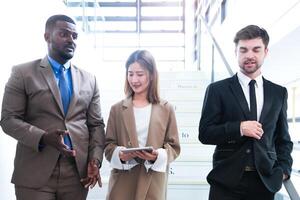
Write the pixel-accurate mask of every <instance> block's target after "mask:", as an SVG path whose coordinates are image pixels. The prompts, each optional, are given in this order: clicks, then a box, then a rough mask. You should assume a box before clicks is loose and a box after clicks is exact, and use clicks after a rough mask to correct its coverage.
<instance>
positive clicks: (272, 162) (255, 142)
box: [199, 25, 293, 200]
mask: <svg viewBox="0 0 300 200" xmlns="http://www.w3.org/2000/svg"><path fill="white" fill-rule="evenodd" d="M234 43H235V46H236V49H235V53H236V57H237V60H238V64H239V67H240V71H239V72H238V73H237V74H236V75H234V76H233V77H231V78H227V79H225V80H221V81H218V82H215V83H212V84H210V85H209V86H208V88H207V90H206V94H205V99H204V103H203V109H202V116H201V120H200V124H199V140H200V141H201V142H202V143H203V144H212V145H216V148H215V152H214V155H213V169H212V171H211V172H210V173H209V174H208V176H207V181H208V183H209V184H210V192H209V199H210V200H253V199H255V200H269V199H274V194H275V193H276V192H277V191H278V190H279V189H280V188H281V186H282V181H283V180H284V179H287V178H289V177H290V173H291V166H292V162H293V160H292V157H291V151H292V149H293V143H292V142H291V139H290V135H289V132H288V123H287V90H286V88H284V87H282V86H279V85H276V84H274V83H272V82H270V81H268V80H266V79H265V78H264V77H263V76H262V74H261V66H262V64H263V61H264V59H265V57H266V55H267V53H268V43H269V36H268V33H267V32H266V31H265V30H264V29H263V28H260V27H258V26H256V25H249V26H246V27H245V28H243V29H241V30H240V31H239V32H237V34H236V36H235V38H234ZM253 80H255V81H253ZM250 82H251V84H250ZM249 84H250V85H251V86H249Z"/></svg>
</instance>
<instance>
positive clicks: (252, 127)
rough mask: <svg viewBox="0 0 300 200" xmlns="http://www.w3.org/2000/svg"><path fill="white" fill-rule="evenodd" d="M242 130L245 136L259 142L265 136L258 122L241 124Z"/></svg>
mask: <svg viewBox="0 0 300 200" xmlns="http://www.w3.org/2000/svg"><path fill="white" fill-rule="evenodd" d="M240 130H241V132H242V135H243V136H247V137H252V138H255V139H258V140H260V138H261V137H262V135H263V134H264V131H263V129H262V125H261V123H259V122H257V121H243V122H241V126H240Z"/></svg>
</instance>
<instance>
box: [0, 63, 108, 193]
mask: <svg viewBox="0 0 300 200" xmlns="http://www.w3.org/2000/svg"><path fill="white" fill-rule="evenodd" d="M71 74H72V83H73V96H72V99H71V102H70V106H69V110H68V113H67V114H66V116H65V115H64V111H63V106H62V102H61V96H60V92H59V89H58V86H57V83H56V80H55V76H54V74H53V71H52V67H51V66H50V64H49V62H48V59H47V57H45V58H44V59H42V60H41V59H40V60H35V61H32V62H29V63H25V64H21V65H18V66H14V67H13V68H12V73H11V76H10V78H9V80H8V82H7V84H6V87H5V93H4V97H3V102H2V116H1V126H2V129H3V131H4V132H5V133H7V134H8V135H10V136H12V137H13V138H15V139H16V140H17V141H18V143H17V149H16V155H15V162H14V167H15V168H14V172H13V176H12V183H14V184H16V185H20V186H27V187H32V188H38V187H41V186H43V185H44V184H45V183H46V181H47V180H48V178H49V177H50V175H51V173H52V171H53V169H54V167H55V164H56V162H57V160H58V157H59V154H60V153H59V152H58V151H57V150H56V149H54V148H53V147H51V146H45V147H44V148H42V149H40V148H39V142H40V139H41V137H42V135H43V134H44V133H45V131H50V130H54V129H67V130H69V132H70V137H71V140H72V144H73V147H74V149H75V150H76V157H75V160H76V165H77V168H78V172H79V175H80V177H85V176H86V172H87V162H88V160H90V159H92V158H96V159H98V160H99V161H100V162H102V158H103V149H104V141H105V134H104V123H103V119H102V116H101V114H100V113H101V109H100V96H99V91H98V87H97V83H96V79H95V77H94V76H92V75H91V74H89V73H87V72H85V71H83V70H80V69H78V68H77V67H75V66H73V65H72V66H71Z"/></svg>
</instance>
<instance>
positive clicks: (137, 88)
mask: <svg viewBox="0 0 300 200" xmlns="http://www.w3.org/2000/svg"><path fill="white" fill-rule="evenodd" d="M149 80H150V78H149V71H148V70H147V69H146V68H145V67H143V66H141V65H140V64H139V63H137V62H134V63H132V64H131V65H129V67H128V74H127V81H128V83H129V85H130V87H131V89H132V90H133V91H134V93H135V95H145V96H146V95H147V92H148V87H149Z"/></svg>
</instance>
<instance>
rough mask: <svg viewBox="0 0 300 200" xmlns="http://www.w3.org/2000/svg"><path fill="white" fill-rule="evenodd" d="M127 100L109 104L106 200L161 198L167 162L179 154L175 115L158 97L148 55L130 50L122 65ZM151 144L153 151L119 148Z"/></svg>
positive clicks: (154, 199)
mask: <svg viewBox="0 0 300 200" xmlns="http://www.w3.org/2000/svg"><path fill="white" fill-rule="evenodd" d="M125 93H126V95H127V98H126V99H124V100H122V101H120V102H118V103H116V104H115V105H113V106H112V108H111V111H110V115H109V119H108V124H107V130H106V147H105V156H106V158H107V160H108V161H109V162H110V165H111V167H112V171H111V174H110V178H109V186H108V194H107V199H108V200H120V199H122V200H146V199H149V200H150V199H151V200H164V199H166V188H167V180H168V168H169V163H170V162H172V161H173V160H175V158H176V157H177V156H178V155H179V153H180V145H179V139H178V129H177V124H176V119H175V113H174V110H173V108H172V106H171V104H170V103H168V102H167V101H164V100H162V99H160V98H159V95H158V73H157V69H156V64H155V61H154V58H153V57H152V55H151V54H150V53H149V52H148V51H145V50H138V51H135V52H133V53H132V54H131V55H130V57H129V58H128V60H127V62H126V83H125ZM146 146H152V147H153V151H152V152H147V151H133V152H131V153H125V151H124V149H127V148H132V147H146Z"/></svg>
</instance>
